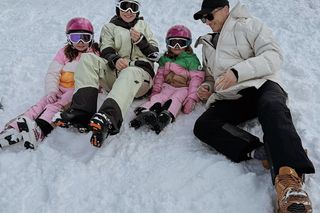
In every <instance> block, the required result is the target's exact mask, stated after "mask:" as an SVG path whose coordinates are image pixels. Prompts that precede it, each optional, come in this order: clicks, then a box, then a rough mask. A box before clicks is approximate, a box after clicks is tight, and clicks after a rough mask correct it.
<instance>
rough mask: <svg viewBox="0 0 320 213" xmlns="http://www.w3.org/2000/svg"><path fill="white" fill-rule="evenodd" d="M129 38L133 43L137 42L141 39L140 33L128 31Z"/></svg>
mask: <svg viewBox="0 0 320 213" xmlns="http://www.w3.org/2000/svg"><path fill="white" fill-rule="evenodd" d="M130 37H131V39H132V41H133V42H137V41H138V40H139V39H140V37H141V33H140V32H138V31H137V30H135V29H134V28H131V29H130Z"/></svg>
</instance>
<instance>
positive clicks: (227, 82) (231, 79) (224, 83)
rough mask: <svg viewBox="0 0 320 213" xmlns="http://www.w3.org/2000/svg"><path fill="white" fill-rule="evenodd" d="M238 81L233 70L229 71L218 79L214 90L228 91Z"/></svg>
mask: <svg viewBox="0 0 320 213" xmlns="http://www.w3.org/2000/svg"><path fill="white" fill-rule="evenodd" d="M237 81H238V79H237V77H236V76H235V75H234V73H233V72H232V71H231V70H228V71H227V72H225V73H223V74H222V75H220V76H219V77H218V78H217V80H216V83H215V84H214V89H215V91H220V90H224V89H228V88H229V87H231V86H233V85H235V84H236V83H237Z"/></svg>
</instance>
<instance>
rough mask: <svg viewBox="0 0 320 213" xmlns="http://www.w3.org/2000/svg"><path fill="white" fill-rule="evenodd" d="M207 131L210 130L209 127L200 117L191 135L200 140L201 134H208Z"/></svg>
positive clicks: (205, 120)
mask: <svg viewBox="0 0 320 213" xmlns="http://www.w3.org/2000/svg"><path fill="white" fill-rule="evenodd" d="M208 129H211V126H210V127H209V126H208V121H207V119H206V118H204V117H202V116H200V117H199V118H198V119H197V120H196V122H195V124H194V127H193V134H194V135H195V136H196V137H197V138H199V139H201V138H202V135H203V134H208Z"/></svg>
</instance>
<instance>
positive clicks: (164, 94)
mask: <svg viewBox="0 0 320 213" xmlns="http://www.w3.org/2000/svg"><path fill="white" fill-rule="evenodd" d="M173 93H174V90H173V89H172V86H170V85H169V84H167V83H163V85H162V88H161V92H160V93H158V94H155V95H153V96H151V97H150V101H148V102H146V103H144V104H143V105H142V106H141V107H144V108H146V109H150V107H151V106H153V105H154V104H155V103H157V102H159V103H161V105H162V104H163V103H164V102H166V101H167V100H168V99H169V97H170V96H171V95H172V94H173Z"/></svg>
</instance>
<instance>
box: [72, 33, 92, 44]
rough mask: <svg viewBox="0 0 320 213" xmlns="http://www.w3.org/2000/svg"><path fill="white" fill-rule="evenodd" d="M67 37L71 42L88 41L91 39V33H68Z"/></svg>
mask: <svg viewBox="0 0 320 213" xmlns="http://www.w3.org/2000/svg"><path fill="white" fill-rule="evenodd" d="M68 39H69V40H70V41H71V42H72V43H78V42H80V41H82V42H83V43H89V42H91V41H92V34H90V33H70V34H68Z"/></svg>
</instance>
